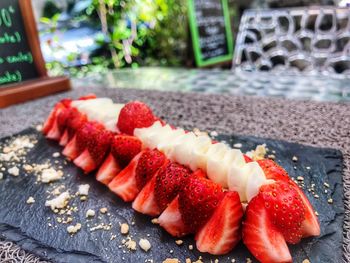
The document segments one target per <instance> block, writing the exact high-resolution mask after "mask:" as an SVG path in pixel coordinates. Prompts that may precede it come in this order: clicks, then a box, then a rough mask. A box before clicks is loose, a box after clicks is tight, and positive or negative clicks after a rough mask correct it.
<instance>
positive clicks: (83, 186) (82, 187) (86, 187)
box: [78, 184, 90, 195]
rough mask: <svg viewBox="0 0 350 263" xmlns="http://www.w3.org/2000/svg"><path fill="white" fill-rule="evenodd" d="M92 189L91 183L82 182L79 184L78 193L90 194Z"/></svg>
mask: <svg viewBox="0 0 350 263" xmlns="http://www.w3.org/2000/svg"><path fill="white" fill-rule="evenodd" d="M89 190H90V185H88V184H81V185H79V186H78V194H79V195H88V194H89Z"/></svg>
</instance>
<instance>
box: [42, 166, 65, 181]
mask: <svg viewBox="0 0 350 263" xmlns="http://www.w3.org/2000/svg"><path fill="white" fill-rule="evenodd" d="M62 176H63V172H62V171H61V170H58V171H56V170H55V169H54V168H48V169H44V170H42V173H41V178H40V180H41V182H43V183H50V182H54V181H57V180H60V179H61V178H62Z"/></svg>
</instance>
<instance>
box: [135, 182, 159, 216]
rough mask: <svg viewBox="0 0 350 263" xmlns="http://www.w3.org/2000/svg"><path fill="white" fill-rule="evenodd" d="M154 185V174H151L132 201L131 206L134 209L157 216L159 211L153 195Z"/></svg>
mask: <svg viewBox="0 0 350 263" xmlns="http://www.w3.org/2000/svg"><path fill="white" fill-rule="evenodd" d="M155 185H156V176H153V177H152V178H151V180H150V181H149V182H148V183H147V184H146V185H145V186H144V187H143V188H142V190H141V191H140V193H139V194H138V195H137V197H136V198H135V200H134V202H133V203H132V208H133V209H134V210H135V211H137V212H139V213H142V214H145V215H149V216H158V215H159V214H160V213H161V210H160V208H159V206H158V204H157V202H156V198H155V196H154V188H155Z"/></svg>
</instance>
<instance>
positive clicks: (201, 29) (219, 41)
mask: <svg viewBox="0 0 350 263" xmlns="http://www.w3.org/2000/svg"><path fill="white" fill-rule="evenodd" d="M188 4H189V8H188V10H189V22H190V30H191V35H192V43H193V50H194V55H195V59H196V64H197V66H200V67H203V66H209V65H212V64H218V63H222V62H226V61H231V60H232V57H233V40H232V31H231V24H230V17H229V12H228V5H227V0H188Z"/></svg>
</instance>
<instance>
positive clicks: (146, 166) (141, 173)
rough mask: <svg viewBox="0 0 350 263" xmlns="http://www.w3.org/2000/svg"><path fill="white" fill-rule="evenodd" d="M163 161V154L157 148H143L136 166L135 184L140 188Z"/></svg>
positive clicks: (164, 159)
mask: <svg viewBox="0 0 350 263" xmlns="http://www.w3.org/2000/svg"><path fill="white" fill-rule="evenodd" d="M165 161H166V157H165V155H164V154H163V153H161V152H160V151H158V150H157V149H155V150H145V151H144V152H143V154H142V155H141V157H140V160H139V162H138V164H137V167H136V184H137V187H138V188H139V189H140V190H141V189H142V188H143V187H144V186H145V185H146V183H147V182H148V181H149V180H150V179H151V178H152V177H153V175H154V174H155V173H156V172H157V171H158V169H159V168H160V167H161V166H162V165H163V164H164V163H165Z"/></svg>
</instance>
